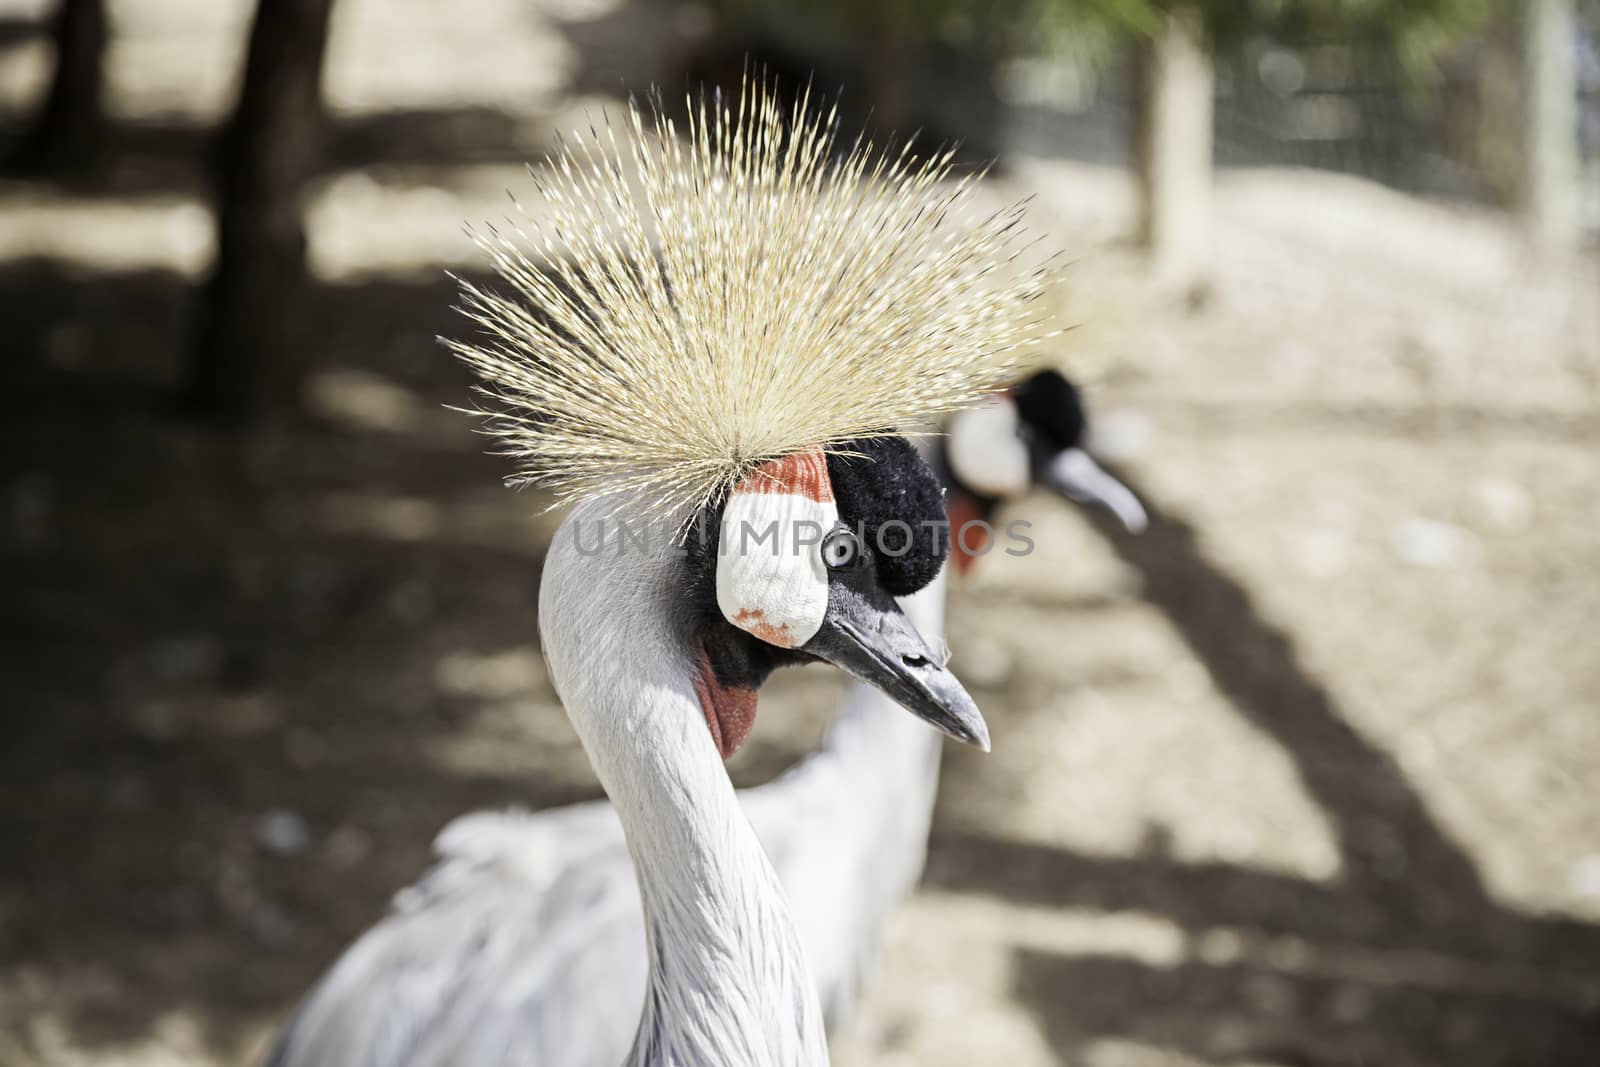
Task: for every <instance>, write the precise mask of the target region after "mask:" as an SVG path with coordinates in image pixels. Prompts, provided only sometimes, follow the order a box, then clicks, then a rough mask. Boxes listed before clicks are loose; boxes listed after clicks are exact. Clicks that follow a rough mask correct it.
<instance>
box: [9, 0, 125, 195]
mask: <svg viewBox="0 0 1600 1067" xmlns="http://www.w3.org/2000/svg"><path fill="white" fill-rule="evenodd" d="M107 36H108V23H107V20H106V5H105V0H61V6H60V8H59V9H58V10H57V12H56V20H55V29H54V37H55V45H56V68H55V75H54V76H53V77H52V79H51V81H50V90H49V92H48V93H47V94H46V96H45V100H44V106H43V107H42V108H41V109H40V111H39V117H38V119H37V120H35V122H34V124H33V127H32V128H31V129H30V130H29V131H28V133H27V134H26V135H25V136H24V137H23V139H22V142H21V144H20V145H19V146H18V148H17V151H16V155H15V158H14V160H13V163H14V166H15V168H16V169H17V170H19V171H22V172H24V173H28V174H45V175H52V176H56V177H74V176H80V175H83V174H88V173H92V172H93V171H94V170H95V164H96V163H97V161H98V158H99V154H100V150H101V146H102V143H103V134H104V132H105V113H104V111H103V109H102V104H101V94H102V90H103V88H104V83H105V65H104V63H103V57H104V55H105V50H106V39H107Z"/></svg>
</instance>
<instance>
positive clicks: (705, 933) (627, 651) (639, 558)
mask: <svg viewBox="0 0 1600 1067" xmlns="http://www.w3.org/2000/svg"><path fill="white" fill-rule="evenodd" d="M601 514H602V511H601V509H600V508H599V507H596V506H587V505H586V506H582V507H579V508H578V509H576V510H575V511H574V512H573V513H572V514H571V515H570V516H568V518H567V520H566V522H564V523H563V524H562V527H561V529H560V530H559V531H558V532H557V534H556V537H555V540H554V542H553V543H552V545H551V548H550V554H549V556H548V557H547V561H546V563H545V572H544V580H543V584H542V587H541V591H540V598H539V622H540V629H541V636H542V641H543V647H544V653H545V657H546V659H547V661H548V663H549V669H550V676H551V680H552V682H553V683H554V684H555V686H556V689H557V691H558V692H559V693H560V694H561V696H562V699H563V701H564V703H565V704H566V708H567V713H568V715H569V716H570V717H571V719H572V722H573V726H574V727H575V728H576V729H577V731H578V735H579V737H580V738H581V739H582V741H583V745H584V748H585V749H586V751H587V752H588V754H589V758H590V760H591V762H592V763H593V764H594V768H595V771H596V773H597V774H598V776H599V778H600V783H601V785H602V786H603V787H604V788H605V790H606V793H607V794H608V795H609V796H610V797H611V800H612V802H613V803H614V804H615V805H616V807H617V812H618V814H619V816H620V818H621V821H622V825H623V829H624V831H625V833H626V835H627V840H628V848H629V851H630V852H631V853H632V856H633V860H634V866H635V868H636V871H637V874H638V878H639V888H640V895H641V897H642V899H643V902H644V912H645V935H646V939H647V945H646V948H647V950H648V952H649V959H650V969H649V976H648V985H647V988H646V992H645V1003H644V1005H643V1011H642V1013H641V1017H640V1023H639V1032H638V1035H637V1037H636V1040H635V1045H634V1049H633V1052H632V1054H631V1056H630V1059H629V1061H628V1062H629V1063H630V1064H636V1065H640V1067H643V1065H646V1064H648V1065H652V1067H655V1065H662V1064H673V1065H683V1067H689V1065H700V1064H705V1065H707V1067H710V1065H713V1064H717V1065H722V1064H731V1063H738V1064H752V1065H762V1067H766V1065H771V1067H816V1065H819V1064H826V1063H827V1046H826V1042H825V1039H824V1036H823V1030H822V1015H821V1010H820V1008H819V1006H818V1003H817V999H816V994H815V992H814V990H813V987H812V982H811V980H810V976H809V974H808V972H807V969H806V966H805V960H804V957H803V954H802V952H801V948H800V942H799V938H798V936H797V934H796V931H795V927H794V923H793V921H792V919H791V918H790V914H789V908H788V903H787V901H786V899H785V897H784V894H783V890H782V888H781V887H780V885H779V883H778V879H777V876H776V874H775V873H774V872H773V869H772V866H771V864H770V863H769V862H768V861H767V857H766V855H765V853H764V852H763V851H762V849H761V846H760V844H759V842H758V841H757V840H756V836H755V832H754V831H753V830H752V829H751V827H750V823H749V821H748V820H747V819H746V817H745V815H744V812H743V811H742V810H741V808H740V806H739V802H738V799H737V797H736V795H735V793H734V790H733V786H732V784H731V783H730V782H729V780H728V776H727V772H726V771H725V770H724V768H723V766H722V760H721V757H720V756H719V755H718V753H717V750H716V746H715V744H714V743H713V741H712V739H711V735H710V732H709V730H708V729H707V727H706V724H705V719H704V713H703V712H702V710H701V708H700V704H699V701H698V699H697V698H696V696H695V693H694V687H693V684H692V681H691V667H690V663H691V660H690V655H689V643H688V638H687V635H686V634H685V632H684V629H683V624H682V620H683V619H684V618H685V617H686V615H687V613H685V612H683V611H682V610H681V605H680V604H679V603H678V597H679V596H680V595H681V584H680V569H679V560H678V559H677V557H676V556H675V554H674V553H673V552H672V551H671V550H670V549H669V548H667V546H666V545H665V544H664V543H663V544H661V545H659V546H656V547H655V548H652V549H651V550H648V551H645V550H641V549H640V548H639V546H638V545H637V544H628V545H621V544H619V542H618V540H617V538H616V537H615V536H613V534H614V531H615V529H616V523H617V521H618V519H619V518H620V517H621V516H620V515H619V513H618V512H616V511H611V512H607V513H605V514H606V520H605V526H604V527H602V526H601V524H600V523H601V520H600V515H601ZM575 535H581V536H575ZM580 546H581V547H580ZM597 547H598V549H599V550H598V551H597V550H596V549H597ZM602 995H603V993H602Z"/></svg>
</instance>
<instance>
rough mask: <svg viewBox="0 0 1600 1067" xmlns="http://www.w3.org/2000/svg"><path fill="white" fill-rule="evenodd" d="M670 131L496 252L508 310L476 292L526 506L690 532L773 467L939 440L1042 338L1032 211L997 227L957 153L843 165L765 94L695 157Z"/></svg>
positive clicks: (700, 125)
mask: <svg viewBox="0 0 1600 1067" xmlns="http://www.w3.org/2000/svg"><path fill="white" fill-rule="evenodd" d="M649 112H650V118H649V121H647V119H646V117H645V115H644V114H643V113H642V111H641V109H640V107H639V106H638V104H637V103H636V102H633V101H630V103H629V107H628V119H627V125H626V130H625V132H624V135H623V136H622V137H621V138H619V137H618V134H617V130H616V129H615V128H614V127H613V126H612V125H611V123H610V121H609V119H607V120H606V121H605V122H603V123H602V126H601V128H600V129H595V128H593V127H591V128H590V129H589V131H588V134H587V136H585V135H583V134H582V133H578V134H576V135H575V139H574V140H573V141H570V142H568V141H565V140H563V141H562V142H561V144H560V147H559V150H558V152H557V153H556V154H555V155H554V157H552V158H551V159H549V160H548V161H547V167H546V168H545V169H544V170H543V171H535V170H533V169H532V168H530V174H532V176H533V180H534V182H535V184H536V186H537V187H538V189H539V192H540V193H541V194H542V197H543V203H542V205H541V206H540V209H539V211H538V213H537V214H534V213H529V212H528V211H526V210H522V212H521V214H522V219H521V221H520V222H514V223H513V224H512V228H511V232H504V231H501V230H499V229H497V228H494V227H492V226H491V227H486V228H485V229H484V230H483V231H479V232H474V238H475V239H476V240H477V242H478V244H479V245H480V247H481V248H483V249H484V250H485V251H486V252H487V253H488V254H489V256H490V258H491V260H492V262H493V266H494V269H495V271H496V273H497V274H498V275H499V277H500V279H501V280H502V281H503V282H504V283H505V284H506V286H508V287H509V293H507V294H502V293H500V292H497V291H495V290H492V289H490V288H487V287H484V286H479V285H474V284H472V283H470V282H462V283H461V288H462V297H463V305H464V306H463V310H464V311H465V313H466V314H467V315H468V317H470V318H471V319H472V320H474V321H475V322H476V323H477V324H478V325H479V326H480V327H482V329H483V331H484V333H485V336H483V337H481V338H479V339H477V340H475V341H473V342H466V341H447V342H446V343H447V344H448V345H449V347H450V348H451V349H452V350H453V351H454V352H455V353H456V354H457V355H459V356H460V357H461V358H462V359H464V360H465V361H466V362H467V363H468V364H470V365H471V366H472V368H473V369H474V370H475V371H476V372H477V374H478V375H479V377H480V378H481V379H482V383H483V389H484V391H485V392H486V393H487V394H488V396H489V397H490V398H491V401H492V402H491V403H489V404H486V405H484V408H483V409H480V410H479V411H478V412H477V413H478V414H481V415H485V416H486V421H485V429H486V431H487V432H488V433H490V434H492V435H494V436H496V437H498V438H499V439H500V441H501V443H502V445H503V450H504V451H505V452H506V453H507V454H509V455H512V456H514V457H515V458H516V459H517V460H518V462H519V471H518V473H517V474H516V475H515V476H514V477H513V478H511V479H509V480H510V481H511V482H512V483H513V484H535V485H540V486H543V487H545V488H547V489H549V490H551V491H552V492H553V494H554V495H555V500H556V503H558V504H560V503H566V502H568V501H571V500H573V499H575V498H578V497H582V496H587V495H590V494H596V493H602V492H615V491H628V492H630V493H631V494H633V495H635V496H636V497H639V498H642V499H643V501H644V502H645V504H646V506H648V507H649V508H651V509H660V510H661V511H663V512H666V511H679V512H680V513H682V512H681V509H685V508H696V507H699V506H701V505H704V504H705V503H707V502H708V501H709V500H711V499H712V498H714V497H716V496H717V495H718V494H720V493H722V492H724V491H726V490H727V489H728V488H729V487H731V486H732V485H734V484H735V483H737V482H738V480H739V479H740V478H741V477H743V476H744V475H745V474H747V473H748V472H749V471H750V470H751V469H752V468H753V467H754V466H755V465H757V464H758V463H760V462H762V461H764V460H767V459H772V458H774V457H779V456H784V455H788V454H791V453H794V452H796V451H800V450H802V449H814V448H819V447H820V448H824V449H829V448H834V447H837V446H838V445H839V444H840V442H843V441H846V440H848V439H851V438H860V437H867V436H872V435H875V434H881V433H884V432H894V431H899V432H904V431H906V430H912V429H917V428H920V427H923V426H926V425H928V424H929V423H931V422H932V420H934V419H936V418H937V417H938V416H940V415H942V414H944V413H946V412H948V411H950V410H952V409H954V408H957V407H960V406H962V405H964V404H967V403H970V402H971V401H973V400H976V399H977V398H979V397H980V396H982V395H984V394H985V393H986V392H988V391H990V390H992V389H995V388H997V387H999V386H1000V385H1001V384H1003V383H1004V382H1005V381H1006V380H1007V379H1008V378H1009V377H1010V376H1011V375H1012V373H1013V371H1014V364H1015V358H1016V357H1015V354H1016V352H1017V349H1018V346H1019V345H1021V344H1023V343H1024V342H1026V341H1028V340H1030V339H1032V338H1035V337H1037V336H1039V332H1040V323H1039V322H1038V321H1037V318H1036V316H1035V314H1034V312H1033V310H1032V308H1031V307H1030V305H1031V304H1032V302H1033V300H1034V298H1035V297H1036V296H1037V294H1038V292H1039V289H1040V285H1041V274H1042V273H1043V270H1044V268H1028V269H1024V268H1023V267H1021V266H1020V265H1019V264H1018V263H1017V262H1016V260H1017V257H1018V255H1019V253H1020V252H1021V251H1022V249H1023V247H1024V240H1023V231H1022V228H1021V217H1022V205H1020V204H1017V205H1012V206H1010V207H1007V208H1004V209H1002V210H1000V211H996V212H992V213H987V214H985V213H981V212H979V211H978V210H976V208H975V207H974V204H973V191H974V182H975V181H976V179H977V177H978V175H975V174H968V175H965V176H959V177H958V176H956V175H954V174H953V164H952V160H953V150H943V151H941V152H940V153H938V154H937V155H936V156H934V157H933V158H932V159H928V160H922V159H918V158H917V157H916V156H915V155H913V153H912V152H911V151H910V147H911V145H910V142H907V144H906V145H905V146H903V147H901V148H900V149H899V150H897V151H882V150H878V149H876V148H874V147H873V146H872V145H871V144H870V143H869V142H867V141H865V140H864V139H857V140H856V142H855V143H854V144H853V145H851V146H850V147H849V149H848V151H845V152H843V153H842V154H841V153H839V151H838V149H839V148H840V145H839V144H838V135H837V124H838V112H837V105H834V106H833V107H830V108H828V109H827V110H826V113H819V112H816V111H814V110H813V109H812V107H811V102H810V93H809V90H807V91H806V92H804V93H802V94H801V95H800V97H799V98H798V100H797V101H796V102H795V103H794V104H793V106H792V107H791V108H788V109H785V108H784V107H783V106H782V105H780V103H779V102H778V100H777V98H776V96H775V94H774V93H773V91H772V90H771V88H770V87H769V86H768V85H767V84H766V83H765V82H764V81H761V80H757V79H751V78H749V77H747V78H746V79H745V82H744V84H743V85H742V87H741V90H740V93H739V98H738V101H737V103H736V104H735V105H734V106H732V107H730V106H729V105H728V103H727V102H725V101H724V100H723V99H722V97H721V94H720V93H718V94H716V95H714V96H713V98H712V99H711V100H710V101H707V99H706V98H705V95H704V94H701V96H700V98H699V99H698V101H695V100H693V99H691V100H690V106H689V119H688V123H687V125H688V129H687V136H686V137H683V138H680V137H679V136H678V132H677V129H676V125H675V123H674V121H673V120H672V119H671V118H669V117H667V116H666V115H665V114H664V111H663V109H662V107H661V106H660V103H659V100H653V101H652V106H651V107H650V109H649ZM786 112H787V113H786ZM619 142H621V143H619ZM519 208H520V205H519Z"/></svg>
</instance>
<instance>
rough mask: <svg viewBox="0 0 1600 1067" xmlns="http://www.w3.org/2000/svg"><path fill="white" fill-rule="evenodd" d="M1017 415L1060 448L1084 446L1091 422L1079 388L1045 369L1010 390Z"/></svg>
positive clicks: (1043, 437) (1054, 372)
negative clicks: (1085, 413) (1084, 438)
mask: <svg viewBox="0 0 1600 1067" xmlns="http://www.w3.org/2000/svg"><path fill="white" fill-rule="evenodd" d="M1011 399H1012V400H1013V401H1015V402H1016V405H1017V414H1018V415H1019V416H1021V418H1022V421H1023V422H1025V423H1027V424H1028V425H1029V426H1030V427H1032V428H1033V430H1034V432H1035V433H1037V434H1038V435H1039V437H1040V438H1042V439H1043V440H1044V441H1046V442H1047V443H1049V444H1050V445H1052V446H1054V447H1055V448H1057V449H1065V448H1076V447H1078V445H1080V444H1082V443H1083V431H1084V429H1085V427H1086V426H1087V424H1088V419H1087V417H1086V416H1085V415H1084V412H1083V397H1082V395H1081V394H1079V392H1078V387H1077V386H1075V385H1073V384H1072V383H1071V382H1069V381H1067V379H1066V378H1065V377H1063V376H1062V375H1061V374H1060V373H1059V372H1057V371H1053V370H1042V371H1040V372H1039V373H1037V374H1035V375H1033V376H1032V377H1030V378H1028V379H1026V380H1025V381H1023V382H1022V383H1021V384H1019V385H1017V386H1015V387H1014V388H1013V389H1012V390H1011Z"/></svg>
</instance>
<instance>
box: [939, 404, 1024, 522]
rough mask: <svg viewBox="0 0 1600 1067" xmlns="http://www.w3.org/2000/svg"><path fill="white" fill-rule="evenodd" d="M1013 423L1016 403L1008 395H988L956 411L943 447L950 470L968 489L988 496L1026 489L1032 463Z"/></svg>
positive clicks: (1005, 494) (1019, 492) (1008, 494)
mask: <svg viewBox="0 0 1600 1067" xmlns="http://www.w3.org/2000/svg"><path fill="white" fill-rule="evenodd" d="M1017 425H1018V423H1017V406H1016V404H1014V403H1012V402H1011V399H1010V398H1009V397H1004V396H992V397H990V398H989V399H987V400H985V401H983V402H982V403H980V404H975V405H973V406H972V407H970V408H966V409H964V410H962V411H958V412H956V414H955V416H954V417H953V418H952V419H951V420H950V426H949V441H948V442H947V443H946V446H945V456H946V458H947V459H948V461H949V463H950V473H951V474H953V475H955V476H956V479H957V480H958V481H960V482H961V484H962V485H964V486H966V487H967V488H968V489H970V490H972V491H973V492H975V493H978V494H979V495H981V496H986V497H990V498H992V499H997V498H1000V497H1010V496H1018V495H1020V494H1022V493H1025V492H1027V491H1028V486H1029V485H1031V484H1032V482H1033V463H1032V461H1031V460H1030V458H1029V456H1028V446H1027V445H1025V444H1023V443H1022V438H1021V437H1019V436H1018V435H1017Z"/></svg>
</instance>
